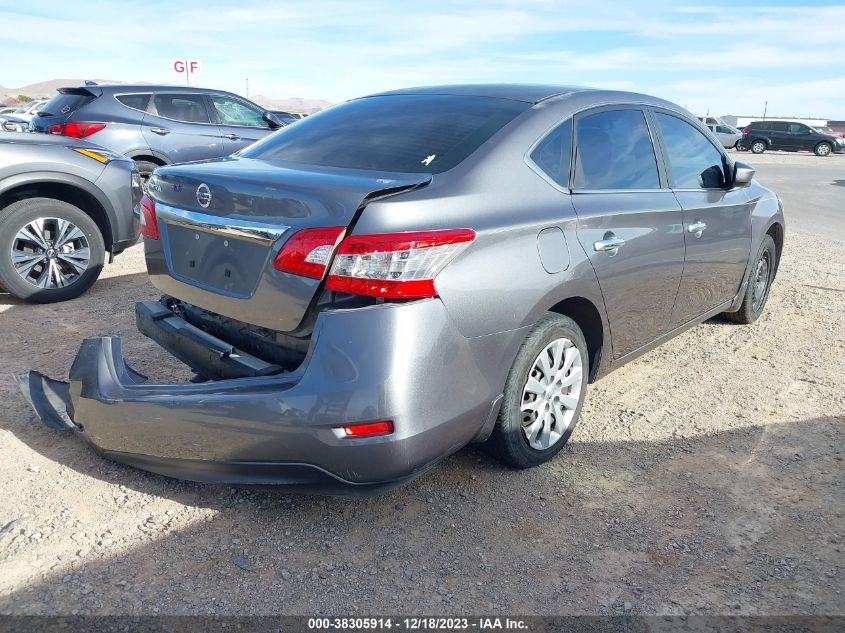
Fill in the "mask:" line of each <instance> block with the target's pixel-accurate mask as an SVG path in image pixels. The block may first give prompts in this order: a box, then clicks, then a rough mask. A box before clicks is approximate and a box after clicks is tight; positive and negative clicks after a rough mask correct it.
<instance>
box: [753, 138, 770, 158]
mask: <svg viewBox="0 0 845 633" xmlns="http://www.w3.org/2000/svg"><path fill="white" fill-rule="evenodd" d="M750 149H751V153H752V154H762V153H763V152H765V151H766V150H767V149H769V144H768V143H766V141H764V140H763V139H759V138H758V139H754V140H753V141H752V142H751V145H750Z"/></svg>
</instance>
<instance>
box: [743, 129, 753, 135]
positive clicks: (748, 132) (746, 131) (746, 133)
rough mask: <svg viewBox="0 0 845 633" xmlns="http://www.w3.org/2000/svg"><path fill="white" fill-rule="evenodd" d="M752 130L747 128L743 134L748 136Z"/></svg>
mask: <svg viewBox="0 0 845 633" xmlns="http://www.w3.org/2000/svg"><path fill="white" fill-rule="evenodd" d="M750 133H751V132H750V131H749V130H748V129H747V128H746V129H744V130H743V131H742V135H743V136H748V135H749V134H750Z"/></svg>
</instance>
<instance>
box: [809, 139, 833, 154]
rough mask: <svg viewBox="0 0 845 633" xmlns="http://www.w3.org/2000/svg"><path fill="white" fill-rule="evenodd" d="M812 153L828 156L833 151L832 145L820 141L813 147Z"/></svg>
mask: <svg viewBox="0 0 845 633" xmlns="http://www.w3.org/2000/svg"><path fill="white" fill-rule="evenodd" d="M813 153H814V154H815V155H816V156H830V155H831V154H832V153H833V146H832V145H831V144H830V143H828V142H827V141H822V142H821V143H818V144H817V145H816V146H815V147H814V148H813Z"/></svg>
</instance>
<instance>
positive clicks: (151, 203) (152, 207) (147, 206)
mask: <svg viewBox="0 0 845 633" xmlns="http://www.w3.org/2000/svg"><path fill="white" fill-rule="evenodd" d="M139 206H140V207H141V235H143V236H144V237H147V238H149V239H151V240H157V239H158V219H157V218H156V203H155V200H153V199H152V198H150V197H149V196H148V195H146V194H144V195H143V196H142V197H141V202H140V204H139Z"/></svg>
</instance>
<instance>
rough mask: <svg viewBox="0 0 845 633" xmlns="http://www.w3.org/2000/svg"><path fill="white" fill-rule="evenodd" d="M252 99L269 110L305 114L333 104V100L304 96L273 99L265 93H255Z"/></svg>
mask: <svg viewBox="0 0 845 633" xmlns="http://www.w3.org/2000/svg"><path fill="white" fill-rule="evenodd" d="M250 100H251V101H254V102H255V103H257V104H258V105H260V106H262V107H264V108H267V109H268V110H284V111H285V112H302V113H304V114H313V113H314V112H319V111H320V110H324V109H326V108H328V107H329V106H330V105H332V102H331V101H326V100H325V99H303V98H302V97H288V98H287V99H272V98H270V97H267V96H265V95H254V96H252V97H250Z"/></svg>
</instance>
